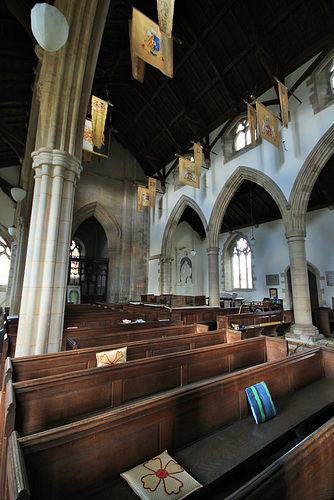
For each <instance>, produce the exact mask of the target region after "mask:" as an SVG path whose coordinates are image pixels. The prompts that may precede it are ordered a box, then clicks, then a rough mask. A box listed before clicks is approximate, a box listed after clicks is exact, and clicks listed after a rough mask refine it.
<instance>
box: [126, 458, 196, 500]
mask: <svg viewBox="0 0 334 500" xmlns="http://www.w3.org/2000/svg"><path fill="white" fill-rule="evenodd" d="M121 476H122V477H123V478H124V479H125V480H126V481H127V483H128V484H129V485H130V486H131V488H132V489H133V491H134V492H135V493H136V494H137V495H138V496H139V497H140V498H142V499H143V500H160V499H161V500H164V499H167V498H169V499H170V500H173V499H176V498H177V499H181V498H185V497H187V496H188V495H190V493H192V492H193V491H195V490H197V489H199V488H202V485H201V484H200V483H199V482H197V481H196V479H194V478H193V477H192V476H191V475H190V474H188V472H186V471H185V470H184V469H183V467H181V465H179V464H178V463H177V462H175V460H173V459H172V457H171V456H170V455H169V454H168V452H167V450H165V451H164V452H163V453H160V455H158V456H156V457H154V458H151V459H150V460H148V461H147V462H144V463H143V464H141V465H137V466H136V467H134V468H133V469H131V470H128V471H126V472H123V473H122V474H121Z"/></svg>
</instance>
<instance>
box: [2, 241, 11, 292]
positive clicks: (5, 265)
mask: <svg viewBox="0 0 334 500" xmlns="http://www.w3.org/2000/svg"><path fill="white" fill-rule="evenodd" d="M9 268H10V246H9V244H8V243H7V241H6V240H5V239H4V238H2V236H0V286H7V283H8V275H9Z"/></svg>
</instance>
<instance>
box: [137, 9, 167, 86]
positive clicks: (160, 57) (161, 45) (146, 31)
mask: <svg viewBox="0 0 334 500" xmlns="http://www.w3.org/2000/svg"><path fill="white" fill-rule="evenodd" d="M131 51H132V54H133V55H134V56H137V57H139V58H140V59H142V60H143V61H145V62H147V63H148V64H151V65H152V66H154V67H155V68H158V69H159V70H160V71H161V72H162V73H163V74H164V75H166V76H169V77H170V78H172V77H173V39H172V38H168V37H167V36H166V35H165V34H164V33H162V32H161V31H160V28H159V26H158V25H157V24H156V23H154V22H153V21H151V19H149V18H148V17H146V16H145V15H144V14H142V13H141V12H140V11H139V10H137V9H135V8H133V9H132V23H131ZM131 57H132V56H131Z"/></svg>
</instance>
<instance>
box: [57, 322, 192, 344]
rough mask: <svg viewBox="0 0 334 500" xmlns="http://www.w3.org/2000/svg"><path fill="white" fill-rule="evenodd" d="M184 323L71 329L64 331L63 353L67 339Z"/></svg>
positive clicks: (150, 323)
mask: <svg viewBox="0 0 334 500" xmlns="http://www.w3.org/2000/svg"><path fill="white" fill-rule="evenodd" d="M182 325H183V323H182V322H181V321H177V320H173V321H170V320H162V321H147V322H145V323H128V324H125V323H122V324H119V325H112V326H107V327H105V326H100V327H94V328H91V327H87V326H85V327H81V328H77V327H69V328H66V329H65V330H63V340H62V348H61V350H62V351H65V349H66V343H67V337H72V336H75V337H76V338H78V337H81V336H84V337H85V336H86V335H89V334H90V333H93V332H94V334H96V335H103V334H105V333H121V332H123V333H125V332H135V331H138V330H147V329H152V328H158V329H162V328H169V327H172V326H182Z"/></svg>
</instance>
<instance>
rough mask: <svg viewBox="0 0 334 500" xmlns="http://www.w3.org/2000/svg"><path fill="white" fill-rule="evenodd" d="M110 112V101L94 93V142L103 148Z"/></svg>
mask: <svg viewBox="0 0 334 500" xmlns="http://www.w3.org/2000/svg"><path fill="white" fill-rule="evenodd" d="M107 112H108V103H107V102H106V101H103V100H102V99H99V97H95V96H94V95H92V126H93V144H94V146H96V147H97V148H98V149H101V147H102V145H103V144H104V126H105V123H106V117H107Z"/></svg>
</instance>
